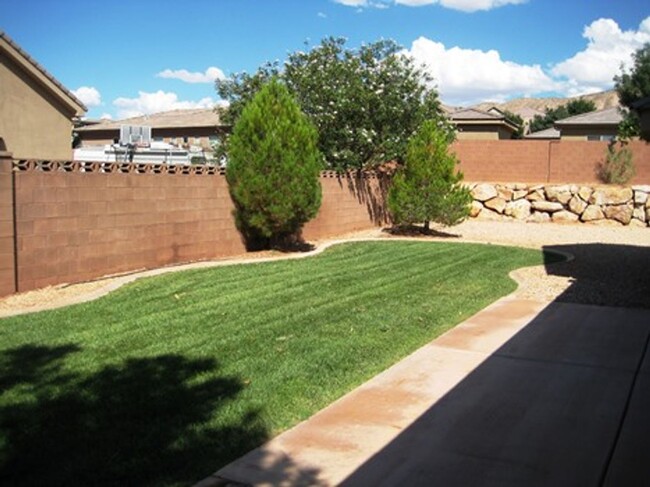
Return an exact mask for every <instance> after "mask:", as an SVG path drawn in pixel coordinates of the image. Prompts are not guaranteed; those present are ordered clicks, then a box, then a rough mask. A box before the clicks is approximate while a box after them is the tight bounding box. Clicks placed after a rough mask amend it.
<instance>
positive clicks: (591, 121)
mask: <svg viewBox="0 0 650 487" xmlns="http://www.w3.org/2000/svg"><path fill="white" fill-rule="evenodd" d="M622 120H623V115H622V113H621V111H620V109H619V108H618V107H613V108H607V109H605V110H597V111H595V112H589V113H582V114H580V115H575V116H573V117H569V118H565V119H562V120H558V121H557V122H555V124H554V127H555V129H556V130H558V131H559V132H560V139H561V140H590V141H602V140H607V141H609V140H613V139H614V138H615V137H616V134H617V132H618V125H619V123H621V121H622Z"/></svg>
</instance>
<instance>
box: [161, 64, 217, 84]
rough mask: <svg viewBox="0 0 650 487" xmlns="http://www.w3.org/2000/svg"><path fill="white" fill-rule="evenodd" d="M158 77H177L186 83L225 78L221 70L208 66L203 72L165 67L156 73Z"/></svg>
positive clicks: (207, 81) (211, 81)
mask: <svg viewBox="0 0 650 487" xmlns="http://www.w3.org/2000/svg"><path fill="white" fill-rule="evenodd" d="M156 76H157V77H158V78H168V79H179V80H181V81H184V82H186V83H213V82H214V81H215V80H217V79H223V78H225V75H224V73H223V71H221V70H220V69H219V68H215V67H214V66H210V67H209V68H208V69H206V70H205V72H203V73H200V72H191V71H188V70H187V69H175V70H173V69H165V70H163V71H161V72H160V73H158V74H157V75H156Z"/></svg>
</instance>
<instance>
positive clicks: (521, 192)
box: [512, 189, 528, 200]
mask: <svg viewBox="0 0 650 487" xmlns="http://www.w3.org/2000/svg"><path fill="white" fill-rule="evenodd" d="M527 194H528V190H527V189H515V190H514V191H513V192H512V199H513V200H520V199H522V198H525V197H526V195H527Z"/></svg>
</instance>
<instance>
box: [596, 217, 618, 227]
mask: <svg viewBox="0 0 650 487" xmlns="http://www.w3.org/2000/svg"><path fill="white" fill-rule="evenodd" d="M589 225H598V226H599V227H622V226H623V224H622V223H621V222H617V221H616V220H607V219H602V220H594V221H591V222H589Z"/></svg>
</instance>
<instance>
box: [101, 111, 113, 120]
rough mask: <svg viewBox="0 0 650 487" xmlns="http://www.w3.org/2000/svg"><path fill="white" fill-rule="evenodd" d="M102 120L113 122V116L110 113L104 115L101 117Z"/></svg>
mask: <svg viewBox="0 0 650 487" xmlns="http://www.w3.org/2000/svg"><path fill="white" fill-rule="evenodd" d="M99 119H100V120H113V115H111V114H110V113H102V115H101V117H99Z"/></svg>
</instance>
